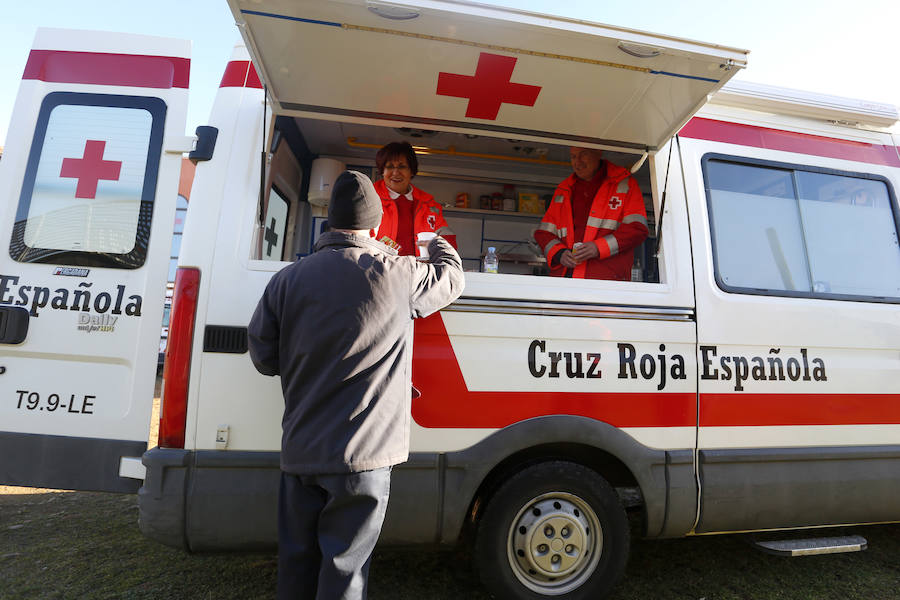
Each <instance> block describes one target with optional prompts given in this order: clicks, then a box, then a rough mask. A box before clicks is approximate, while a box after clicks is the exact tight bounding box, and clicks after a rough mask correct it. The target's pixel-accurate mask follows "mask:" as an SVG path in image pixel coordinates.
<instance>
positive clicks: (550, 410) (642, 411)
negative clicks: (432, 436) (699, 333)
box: [412, 314, 697, 429]
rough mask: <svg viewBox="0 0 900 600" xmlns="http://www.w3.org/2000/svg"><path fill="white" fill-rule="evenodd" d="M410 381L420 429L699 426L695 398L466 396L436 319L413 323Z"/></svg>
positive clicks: (541, 394)
mask: <svg viewBox="0 0 900 600" xmlns="http://www.w3.org/2000/svg"><path fill="white" fill-rule="evenodd" d="M522 356H523V360H524V357H525V352H524V351H523V352H522ZM486 359H487V360H489V357H486ZM412 382H413V385H414V386H415V387H416V388H417V389H418V390H419V391H420V392H421V393H422V395H421V396H420V397H419V398H416V399H415V400H413V404H412V415H413V419H415V421H416V423H418V424H419V425H421V426H423V427H471V428H492V429H493V428H500V427H505V426H507V425H511V424H513V423H516V422H518V421H522V420H524V419H530V418H532V417H539V416H543V415H579V416H584V417H590V418H592V419H597V420H600V421H604V422H606V423H609V424H610V425H614V426H616V427H693V426H695V425H696V423H697V418H696V416H695V415H696V395H695V394H693V393H651V392H646V393H644V392H641V393H632V394H622V393H610V392H595V393H585V394H573V393H570V392H472V391H469V389H468V388H467V387H466V383H465V380H464V379H463V375H462V371H461V370H460V368H459V363H458V362H457V360H456V354H455V353H454V351H453V347H452V346H451V345H450V338H449V336H448V335H447V330H446V328H445V327H444V322H443V319H441V316H440V314H437V315H433V316H431V317H429V318H427V319H421V320H417V321H416V325H415V345H414V347H413V367H412Z"/></svg>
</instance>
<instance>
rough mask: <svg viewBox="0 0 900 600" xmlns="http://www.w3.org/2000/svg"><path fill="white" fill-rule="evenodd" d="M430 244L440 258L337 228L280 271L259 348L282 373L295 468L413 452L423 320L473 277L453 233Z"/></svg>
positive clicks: (366, 466) (380, 463) (268, 365)
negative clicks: (415, 353) (425, 259)
mask: <svg viewBox="0 0 900 600" xmlns="http://www.w3.org/2000/svg"><path fill="white" fill-rule="evenodd" d="M428 250H429V254H430V256H431V262H430V264H429V263H421V262H417V261H416V260H415V258H413V257H412V256H396V252H395V251H394V250H391V249H389V248H387V246H385V245H383V244H381V243H380V242H377V241H375V240H373V239H371V238H367V237H362V236H358V235H354V234H349V233H342V232H330V233H326V234H324V235H322V237H321V238H320V239H319V242H318V243H317V244H316V252H315V253H314V254H312V255H310V256H308V257H306V258H304V259H302V260H300V261H298V262H296V263H294V264H292V265H290V266H287V267H285V268H284V269H282V270H281V271H280V272H278V273H277V274H276V275H275V276H274V277H273V278H272V280H271V281H270V282H269V285H268V286H267V287H266V291H265V292H264V293H263V296H262V298H261V299H260V301H259V305H258V306H257V307H256V311H255V312H254V313H253V318H252V319H251V321H250V326H249V341H250V358H251V359H252V360H253V364H254V365H255V366H256V369H257V370H258V371H259V372H260V373H262V374H264V375H281V388H282V390H283V392H284V402H285V407H284V417H283V419H282V439H281V468H282V470H283V471H287V472H289V473H296V474H307V473H347V472H356V471H368V470H371V469H377V468H381V467H386V466H389V465H394V464H397V463H401V462H403V461H405V460H406V459H407V458H408V456H409V419H410V402H411V388H410V376H411V375H410V374H411V367H412V330H413V328H412V324H413V319H416V318H419V317H427V316H428V315H430V314H432V313H434V312H437V311H438V310H440V309H441V308H443V307H445V306H446V305H448V304H450V303H451V302H453V301H454V300H455V299H456V298H458V297H459V295H460V294H461V293H462V290H463V285H464V276H463V270H462V262H461V261H460V258H459V255H458V254H457V253H456V251H455V250H454V249H453V247H452V246H451V245H450V244H449V243H448V242H447V241H446V240H444V239H442V238H440V237H438V238H435V240H433V241H432V242H431V243H430V244H429V246H428Z"/></svg>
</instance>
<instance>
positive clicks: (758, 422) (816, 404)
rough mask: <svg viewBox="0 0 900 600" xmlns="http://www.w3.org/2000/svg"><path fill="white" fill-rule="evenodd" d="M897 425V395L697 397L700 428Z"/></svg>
mask: <svg viewBox="0 0 900 600" xmlns="http://www.w3.org/2000/svg"><path fill="white" fill-rule="evenodd" d="M886 424H900V394H745V393H743V392H741V393H738V392H735V393H728V394H700V426H701V427H735V426H748V425H749V426H775V425H886Z"/></svg>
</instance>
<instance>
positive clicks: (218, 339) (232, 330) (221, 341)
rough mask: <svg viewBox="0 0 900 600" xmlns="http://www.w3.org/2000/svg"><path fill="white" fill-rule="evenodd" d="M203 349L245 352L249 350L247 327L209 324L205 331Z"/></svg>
mask: <svg viewBox="0 0 900 600" xmlns="http://www.w3.org/2000/svg"><path fill="white" fill-rule="evenodd" d="M203 351H204V352H224V353H226V354H243V353H244V352H246V351H247V328H246V327H228V326H226V325H207V326H206V329H205V330H204V331H203Z"/></svg>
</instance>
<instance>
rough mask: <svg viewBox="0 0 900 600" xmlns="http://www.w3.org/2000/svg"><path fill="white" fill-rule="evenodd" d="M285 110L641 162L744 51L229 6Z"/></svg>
mask: <svg viewBox="0 0 900 600" xmlns="http://www.w3.org/2000/svg"><path fill="white" fill-rule="evenodd" d="M228 2H229V4H230V6H231V8H232V11H233V13H234V15H235V18H236V20H237V22H238V23H239V24H241V25H242V27H241V30H242V32H243V35H244V38H245V40H246V42H247V47H248V49H249V50H250V53H251V55H252V57H253V62H254V64H255V65H256V68H257V69H258V70H259V72H260V73H261V75H262V79H263V81H264V83H265V84H266V86H267V87H268V92H269V96H270V98H271V99H272V100H273V102H274V104H275V108H276V111H277V112H279V113H280V114H292V115H297V116H307V117H314V118H324V119H340V120H362V121H371V122H380V123H384V122H385V121H388V122H391V123H393V124H396V125H398V126H407V127H419V128H426V129H439V130H453V131H461V132H465V133H470V134H476V135H479V134H483V135H492V136H498V137H505V138H515V139H535V138H540V139H552V140H556V141H558V142H560V143H563V144H567V143H568V144H579V145H594V146H598V147H607V148H617V149H621V150H626V151H632V152H636V153H642V152H653V151H655V150H656V149H658V148H660V147H661V146H662V145H664V144H665V143H666V141H667V140H668V139H669V138H670V137H672V136H673V135H674V134H675V132H677V131H678V130H679V129H680V128H681V126H682V125H684V124H685V123H686V122H687V121H688V120H689V119H690V118H691V116H692V115H693V114H694V112H695V111H696V110H697V109H698V108H699V107H700V106H702V105H703V104H704V103H705V102H706V98H707V95H708V94H710V93H712V92H714V91H716V90H717V89H719V88H720V87H721V86H722V85H723V84H724V83H725V82H726V81H727V80H728V79H730V78H731V77H732V76H733V75H734V74H735V73H736V72H737V71H738V70H739V69H740V68H742V67H743V66H745V64H746V58H747V52H746V51H744V50H738V49H731V48H726V47H722V46H718V45H713V44H703V43H700V42H691V41H687V40H680V39H677V38H673V37H668V36H659V35H653V34H648V33H641V32H637V31H632V30H627V29H621V28H614V27H606V26H602V25H595V24H591V23H586V22H583V21H575V20H571V19H563V18H557V17H548V16H543V15H535V14H532V13H526V12H522V11H515V10H509V9H500V8H496V7H488V6H485V5H482V4H476V3H472V2H454V1H430V2H429V1H422V2H416V3H410V2H394V1H391V2H376V1H372V0H369V1H368V2H367V1H365V0H328V1H323V0H228Z"/></svg>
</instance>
